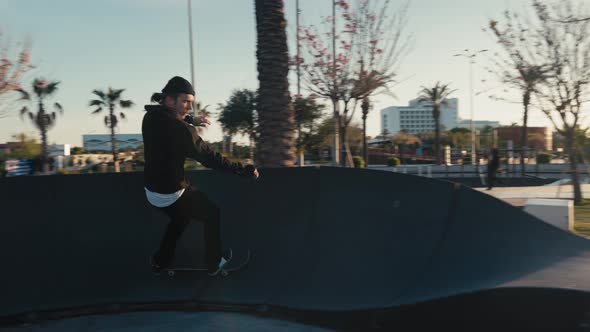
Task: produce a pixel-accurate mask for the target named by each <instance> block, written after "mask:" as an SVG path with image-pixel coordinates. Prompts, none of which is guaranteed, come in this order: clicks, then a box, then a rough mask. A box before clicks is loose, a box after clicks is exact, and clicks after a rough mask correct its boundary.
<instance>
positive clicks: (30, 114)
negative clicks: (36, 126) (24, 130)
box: [28, 112, 35, 122]
mask: <svg viewBox="0 0 590 332" xmlns="http://www.w3.org/2000/svg"><path fill="white" fill-rule="evenodd" d="M28 114H29V119H31V121H33V122H35V116H34V115H33V113H31V112H29V113H28Z"/></svg>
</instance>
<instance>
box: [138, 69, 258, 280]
mask: <svg viewBox="0 0 590 332" xmlns="http://www.w3.org/2000/svg"><path fill="white" fill-rule="evenodd" d="M194 96H195V91H194V90H193V87H192V85H191V84H190V83H189V82H188V81H187V80H185V79H184V78H182V77H178V76H175V77H173V78H172V79H170V80H169V81H168V83H167V84H166V86H165V87H164V88H163V89H162V92H161V93H154V94H153V95H152V98H151V100H152V102H156V103H158V105H146V106H145V110H146V114H145V115H144V117H143V123H142V129H141V131H142V134H143V143H144V154H145V169H144V177H145V193H146V197H147V200H148V201H149V202H150V204H152V205H153V206H155V207H157V208H159V209H160V210H162V211H163V212H164V213H165V214H166V215H167V216H168V217H169V218H170V223H169V224H168V226H167V228H166V231H165V233H164V236H163V238H162V240H161V243H160V248H159V250H158V251H157V252H156V253H155V254H154V255H153V256H152V257H151V265H152V270H153V272H154V273H156V274H157V273H160V271H162V269H165V268H167V267H169V266H170V264H171V263H172V260H173V258H174V251H175V249H176V242H177V241H178V239H179V238H180V236H181V235H182V233H183V232H184V230H185V228H186V226H187V225H188V224H189V222H190V221H192V220H194V221H199V222H203V223H204V230H205V234H204V237H205V256H206V257H205V260H206V263H207V269H208V273H209V275H211V276H214V275H216V274H217V273H219V271H220V270H221V268H222V267H223V266H224V265H225V263H226V262H227V260H226V258H224V257H223V256H222V246H221V238H220V225H219V223H220V210H219V207H217V206H216V205H215V203H213V202H212V201H211V200H210V199H209V198H208V197H207V196H206V195H205V194H204V193H203V192H201V191H199V190H198V189H196V188H195V187H192V186H191V185H190V184H189V181H188V179H187V178H186V176H185V174H184V162H185V158H192V159H195V160H197V161H198V162H200V163H201V164H202V165H203V166H205V167H207V168H212V169H219V170H225V171H229V172H233V173H235V174H238V175H240V176H245V177H253V178H258V170H257V169H256V168H255V167H254V166H252V165H248V166H246V167H244V166H243V165H242V164H241V163H239V162H231V161H230V160H228V159H227V158H224V157H223V156H222V155H221V154H219V153H217V152H214V151H212V150H211V149H210V148H209V146H208V145H207V143H205V142H204V141H203V139H202V138H201V137H200V136H199V135H198V134H197V130H196V128H195V127H194V125H198V126H205V125H208V124H210V122H209V121H208V120H207V118H206V117H195V118H192V117H191V116H188V114H189V112H190V111H191V109H192V105H193V101H194V98H195V97H194ZM185 118H186V120H185ZM189 122H192V123H189Z"/></svg>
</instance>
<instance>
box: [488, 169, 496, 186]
mask: <svg viewBox="0 0 590 332" xmlns="http://www.w3.org/2000/svg"><path fill="white" fill-rule="evenodd" d="M496 173H497V172H496V171H492V172H488V189H492V187H493V186H494V184H496V181H497V180H498V177H497V176H496Z"/></svg>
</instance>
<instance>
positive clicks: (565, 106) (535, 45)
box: [491, 0, 590, 204]
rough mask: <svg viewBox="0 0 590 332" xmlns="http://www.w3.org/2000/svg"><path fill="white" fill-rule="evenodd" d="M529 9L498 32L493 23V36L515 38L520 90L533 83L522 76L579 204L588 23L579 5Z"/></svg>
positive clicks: (589, 63) (536, 4)
mask: <svg viewBox="0 0 590 332" xmlns="http://www.w3.org/2000/svg"><path fill="white" fill-rule="evenodd" d="M531 3H532V10H531V13H530V14H529V15H528V16H526V15H525V16H522V15H514V14H513V13H509V14H507V16H506V17H507V19H506V20H505V22H504V24H503V25H502V27H500V24H499V23H497V22H494V21H492V23H491V28H492V30H494V29H496V30H497V31H498V33H497V35H498V37H499V38H512V37H511V35H510V34H515V35H516V36H517V37H518V40H517V41H518V42H519V44H516V45H515V48H514V52H515V54H516V55H517V56H518V57H519V58H522V63H524V64H526V66H525V67H523V68H522V69H523V71H522V72H521V73H520V72H519V73H518V74H519V75H521V76H522V80H521V81H522V82H523V83H522V84H526V82H527V81H528V80H531V81H532V79H527V77H526V75H527V73H529V74H530V75H531V76H532V77H533V78H536V79H537V81H536V84H535V86H534V89H531V91H532V94H533V96H534V98H533V101H534V103H533V105H534V106H536V107H537V108H539V109H540V110H541V111H543V112H544V113H545V114H546V115H547V118H548V119H549V120H550V121H551V122H552V123H553V126H554V127H555V130H556V131H557V132H559V134H560V135H562V136H563V137H564V138H565V141H566V151H567V154H568V156H569V162H570V174H571V179H572V184H573V187H574V201H575V203H576V204H579V203H580V202H581V201H582V191H581V187H580V179H579V174H578V162H579V155H580V154H579V148H578V144H576V130H577V128H578V127H579V125H580V121H581V116H582V110H583V108H584V104H585V103H587V102H588V101H590V20H587V19H585V18H587V17H590V15H589V11H588V8H587V7H586V6H587V5H585V3H584V2H583V1H580V2H577V1H573V0H560V1H556V0H555V1H540V0H532V1H531ZM511 27H513V28H512V30H510V29H511ZM496 30H494V31H496ZM495 33H496V32H495ZM506 34H508V35H506ZM499 40H500V42H502V41H503V39H499ZM505 40H507V41H508V42H510V39H505ZM525 41H527V42H528V43H526V44H525V43H524V42H525ZM521 45H525V46H521ZM527 46H528V47H527ZM517 60H519V59H518V58H517ZM519 61H521V60H519ZM523 86H524V87H525V88H526V85H523ZM521 91H523V90H521ZM524 91H525V92H526V89H525V90H524Z"/></svg>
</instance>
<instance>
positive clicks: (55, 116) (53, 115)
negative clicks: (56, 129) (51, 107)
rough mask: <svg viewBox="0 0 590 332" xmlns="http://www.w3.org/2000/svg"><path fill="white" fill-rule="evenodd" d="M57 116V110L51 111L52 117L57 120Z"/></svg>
mask: <svg viewBox="0 0 590 332" xmlns="http://www.w3.org/2000/svg"><path fill="white" fill-rule="evenodd" d="M56 118H57V114H55V112H51V119H52V120H55V119H56Z"/></svg>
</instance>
